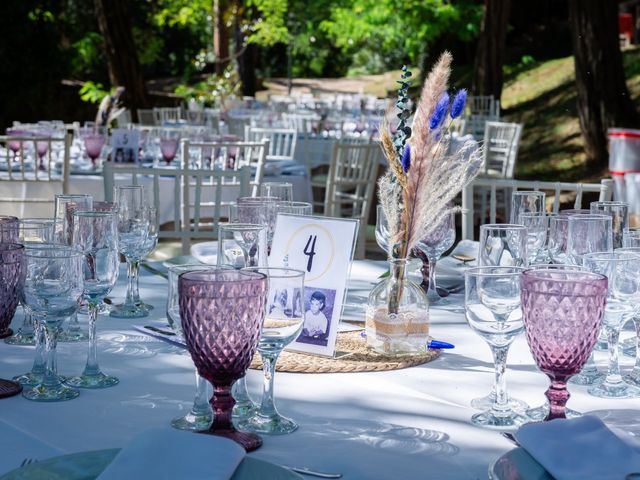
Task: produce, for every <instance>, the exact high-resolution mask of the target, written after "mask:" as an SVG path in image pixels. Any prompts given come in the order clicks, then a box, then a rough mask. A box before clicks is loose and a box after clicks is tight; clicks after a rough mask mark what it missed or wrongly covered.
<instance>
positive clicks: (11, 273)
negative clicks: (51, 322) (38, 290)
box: [0, 243, 26, 338]
mask: <svg viewBox="0 0 640 480" xmlns="http://www.w3.org/2000/svg"><path fill="white" fill-rule="evenodd" d="M23 253H24V246H23V245H20V244H17V243H0V338H5V337H9V336H11V335H12V334H13V332H12V331H11V329H10V328H9V325H10V324H11V319H13V315H14V314H15V313H16V308H17V307H18V303H19V301H20V295H21V293H22V287H23V286H24V277H25V273H26V270H25V264H24V256H23Z"/></svg>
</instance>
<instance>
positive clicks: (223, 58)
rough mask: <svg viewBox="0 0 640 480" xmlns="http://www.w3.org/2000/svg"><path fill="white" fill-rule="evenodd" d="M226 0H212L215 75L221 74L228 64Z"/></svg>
mask: <svg viewBox="0 0 640 480" xmlns="http://www.w3.org/2000/svg"><path fill="white" fill-rule="evenodd" d="M226 6H227V2H226V1H225V0H213V53H214V54H215V56H216V75H222V74H223V73H224V70H225V69H226V68H227V67H228V66H229V61H230V58H229V29H228V28H227V25H226V22H225V19H224V16H225V9H226Z"/></svg>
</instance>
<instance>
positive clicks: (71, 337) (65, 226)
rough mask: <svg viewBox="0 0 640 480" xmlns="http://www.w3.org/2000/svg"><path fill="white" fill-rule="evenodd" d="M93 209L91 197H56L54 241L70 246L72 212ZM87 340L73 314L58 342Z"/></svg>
mask: <svg viewBox="0 0 640 480" xmlns="http://www.w3.org/2000/svg"><path fill="white" fill-rule="evenodd" d="M92 209H93V197H92V196H91V195H85V194H74V195H56V196H55V204H54V212H53V215H54V218H55V219H56V220H57V221H59V222H62V232H60V233H59V234H58V235H57V236H56V241H59V242H60V243H62V244H65V245H71V235H72V233H73V212H75V211H90V210H92ZM88 339H89V334H88V333H87V332H85V331H83V330H82V328H81V327H80V322H78V315H77V312H74V313H73V315H72V316H71V318H70V319H69V323H68V325H67V329H66V330H64V331H62V332H60V334H59V335H58V342H83V341H85V340H88Z"/></svg>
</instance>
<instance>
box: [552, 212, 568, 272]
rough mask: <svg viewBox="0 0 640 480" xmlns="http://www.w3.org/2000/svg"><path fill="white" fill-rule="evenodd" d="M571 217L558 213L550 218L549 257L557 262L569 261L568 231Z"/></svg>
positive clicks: (564, 262)
mask: <svg viewBox="0 0 640 480" xmlns="http://www.w3.org/2000/svg"><path fill="white" fill-rule="evenodd" d="M568 229H569V217H568V216H562V215H558V216H557V217H551V218H550V219H549V242H548V248H549V257H550V259H551V261H552V262H553V263H555V264H566V263H567V233H568Z"/></svg>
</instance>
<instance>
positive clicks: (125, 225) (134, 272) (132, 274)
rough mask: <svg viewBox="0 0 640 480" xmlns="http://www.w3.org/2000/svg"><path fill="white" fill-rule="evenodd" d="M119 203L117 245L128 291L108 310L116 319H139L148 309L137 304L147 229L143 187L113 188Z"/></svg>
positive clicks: (125, 186) (148, 227)
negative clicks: (124, 267) (125, 265)
mask: <svg viewBox="0 0 640 480" xmlns="http://www.w3.org/2000/svg"><path fill="white" fill-rule="evenodd" d="M114 199H115V203H116V204H117V205H118V245H119V249H120V253H121V254H122V255H124V257H125V259H126V261H127V294H126V297H125V300H124V303H122V304H119V305H114V306H113V307H112V309H111V312H110V313H109V315H110V316H112V317H116V318H142V317H146V316H148V315H149V310H148V309H147V308H145V307H144V306H143V305H142V304H141V303H140V295H139V293H138V277H139V271H140V258H141V251H142V250H141V249H144V248H145V245H146V242H147V239H148V236H149V229H150V221H149V220H150V219H149V209H148V208H147V202H146V196H145V191H144V188H143V187H142V186H140V185H121V186H116V187H114Z"/></svg>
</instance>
